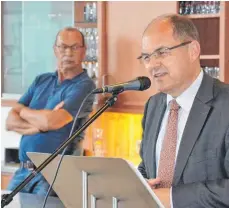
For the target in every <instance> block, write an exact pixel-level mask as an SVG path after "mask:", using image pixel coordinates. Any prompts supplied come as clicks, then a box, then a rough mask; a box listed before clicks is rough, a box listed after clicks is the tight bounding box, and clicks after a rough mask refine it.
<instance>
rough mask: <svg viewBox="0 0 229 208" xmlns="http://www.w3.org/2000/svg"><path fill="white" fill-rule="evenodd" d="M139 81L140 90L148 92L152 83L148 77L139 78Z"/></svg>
mask: <svg viewBox="0 0 229 208" xmlns="http://www.w3.org/2000/svg"><path fill="white" fill-rule="evenodd" d="M137 79H138V80H139V82H140V84H141V86H140V88H139V90H141V91H143V90H147V89H148V88H149V87H150V86H151V81H150V79H149V78H148V77H138V78H137Z"/></svg>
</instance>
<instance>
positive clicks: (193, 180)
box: [138, 74, 229, 208]
mask: <svg viewBox="0 0 229 208" xmlns="http://www.w3.org/2000/svg"><path fill="white" fill-rule="evenodd" d="M165 109H166V94H163V93H159V94H156V95H154V96H152V97H151V98H150V99H149V100H148V102H147V104H146V106H145V112H144V117H143V120H142V126H143V139H142V143H141V149H140V155H141V158H142V162H141V163H140V165H139V167H138V169H139V171H140V172H141V174H142V175H143V176H144V177H145V178H155V177H156V165H155V148H156V141H157V138H158V133H159V130H160V125H161V121H162V119H163V116H164V112H165ZM172 196H173V207H174V208H186V207H189V208H207V207H216V208H226V207H227V208H228V207H229V85H226V84H224V83H222V82H220V81H219V80H216V79H213V78H211V77H210V76H208V75H206V74H204V77H203V80H202V83H201V86H200V88H199V90H198V92H197V95H196V97H195V99H194V102H193V106H192V108H191V111H190V114H189V117H188V120H187V123H186V126H185V129H184V132H183V135H182V139H181V143H180V148H179V151H178V155H177V160H176V166H175V172H174V178H173V185H172Z"/></svg>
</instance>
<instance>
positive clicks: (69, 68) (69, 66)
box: [62, 64, 76, 72]
mask: <svg viewBox="0 0 229 208" xmlns="http://www.w3.org/2000/svg"><path fill="white" fill-rule="evenodd" d="M75 68H76V65H70V64H66V65H64V66H63V67H62V71H63V72H66V71H72V70H73V69H75Z"/></svg>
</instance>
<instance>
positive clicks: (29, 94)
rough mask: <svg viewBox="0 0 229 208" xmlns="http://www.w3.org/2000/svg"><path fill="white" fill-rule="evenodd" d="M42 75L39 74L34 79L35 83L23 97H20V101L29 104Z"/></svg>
mask: <svg viewBox="0 0 229 208" xmlns="http://www.w3.org/2000/svg"><path fill="white" fill-rule="evenodd" d="M39 77H40V76H37V77H36V78H35V80H34V81H33V83H32V84H31V85H30V86H29V88H28V90H27V91H26V92H25V93H24V94H23V95H22V97H21V98H20V99H19V101H18V103H20V104H23V105H25V106H29V104H30V102H31V100H32V98H33V94H34V90H35V87H36V85H37V83H38V80H39Z"/></svg>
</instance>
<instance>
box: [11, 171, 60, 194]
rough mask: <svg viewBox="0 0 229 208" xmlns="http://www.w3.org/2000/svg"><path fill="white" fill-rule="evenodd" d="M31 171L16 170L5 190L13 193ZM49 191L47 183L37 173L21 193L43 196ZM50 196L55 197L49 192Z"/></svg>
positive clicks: (52, 192)
mask: <svg viewBox="0 0 229 208" xmlns="http://www.w3.org/2000/svg"><path fill="white" fill-rule="evenodd" d="M30 173H31V170H29V169H27V168H20V169H18V170H17V171H16V172H15V174H14V176H13V178H12V179H11V181H10V183H9V185H8V187H7V190H10V191H13V190H14V189H15V188H16V187H17V186H18V185H19V184H20V183H21V182H22V181H23V180H24V179H25V178H26V177H27V176H28V175H29V174H30ZM48 189H49V183H48V182H47V181H46V180H45V178H44V177H43V176H42V174H41V173H38V174H37V175H36V176H35V177H34V178H33V179H32V180H31V181H30V182H29V183H28V184H27V185H26V186H25V187H24V188H23V189H22V190H21V192H23V193H31V194H37V195H41V196H45V195H46V193H47V192H48ZM50 196H56V194H55V192H54V191H53V190H51V192H50Z"/></svg>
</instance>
